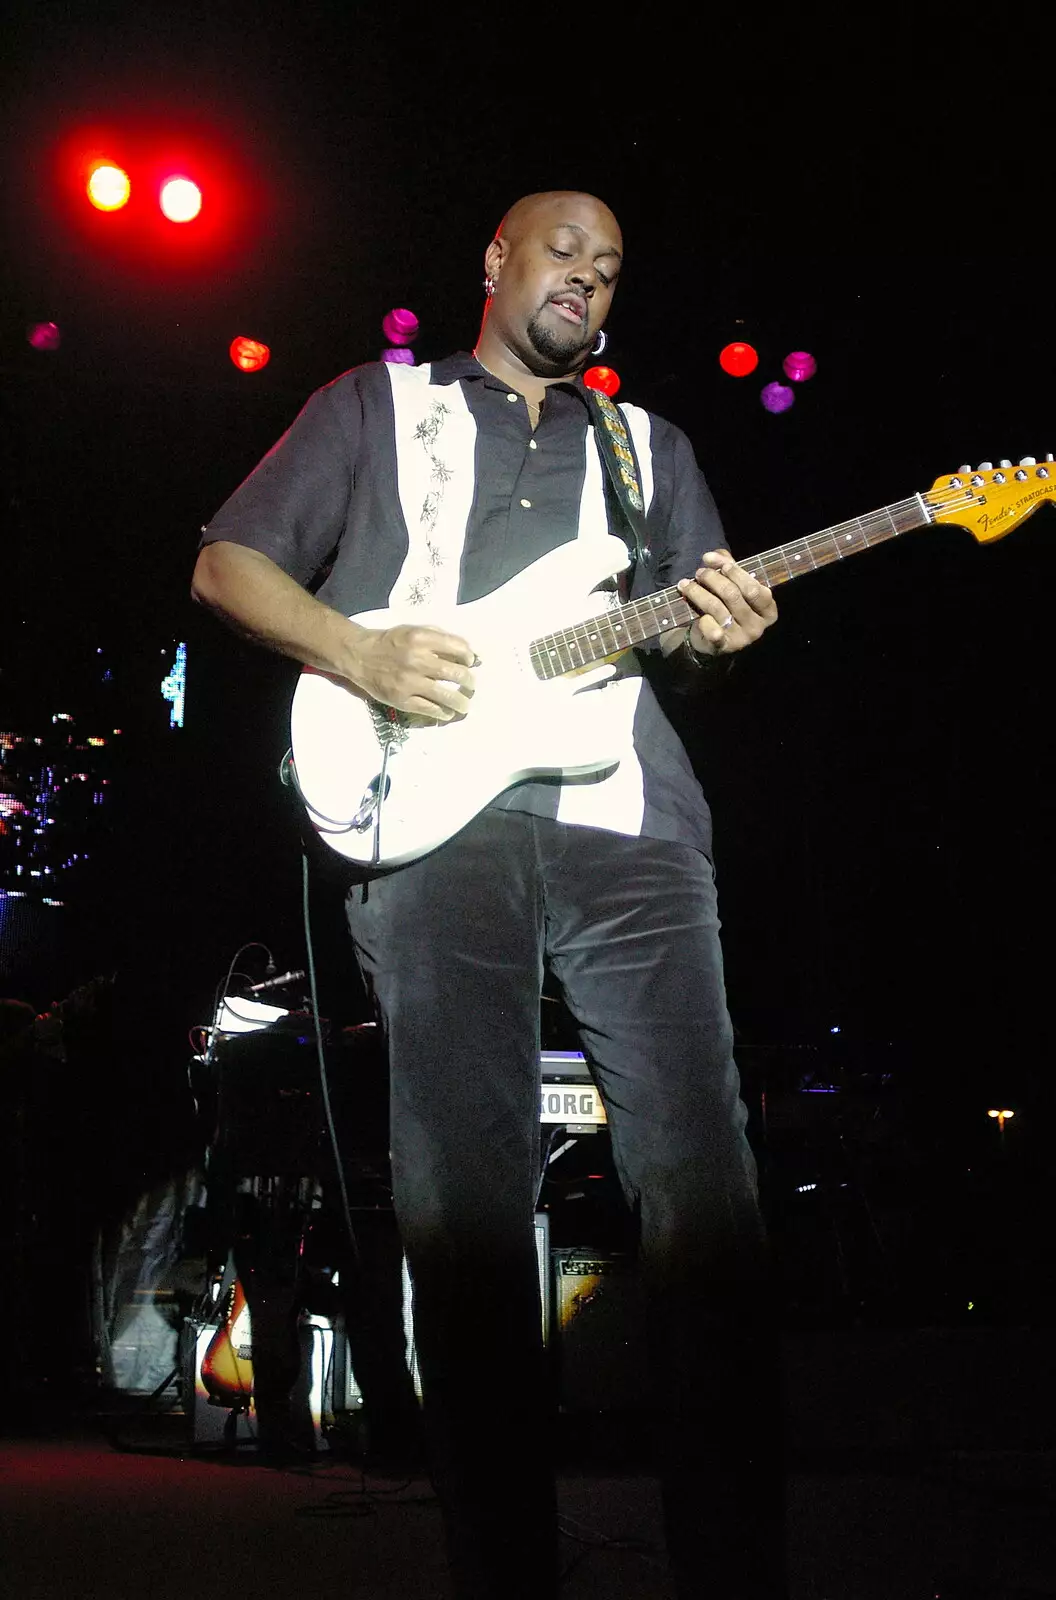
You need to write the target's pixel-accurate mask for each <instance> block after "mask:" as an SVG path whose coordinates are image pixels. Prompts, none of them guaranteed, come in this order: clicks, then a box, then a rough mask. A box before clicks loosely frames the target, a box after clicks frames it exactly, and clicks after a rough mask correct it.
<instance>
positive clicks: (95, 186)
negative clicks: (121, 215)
mask: <svg viewBox="0 0 1056 1600" xmlns="http://www.w3.org/2000/svg"><path fill="white" fill-rule="evenodd" d="M87 191H88V198H89V200H90V201H91V202H92V205H93V206H94V207H95V209H96V210H97V211H120V209H121V207H122V206H124V205H127V204H128V197H129V195H130V194H131V193H132V182H131V179H130V178H129V176H128V173H127V172H125V171H124V169H123V168H122V167H115V166H112V165H111V164H110V162H109V161H100V162H97V163H96V165H95V166H93V168H92V170H91V172H90V173H89V174H88V183H87Z"/></svg>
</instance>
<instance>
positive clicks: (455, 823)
mask: <svg viewBox="0 0 1056 1600" xmlns="http://www.w3.org/2000/svg"><path fill="white" fill-rule="evenodd" d="M1054 474H1056V466H1054V464H1053V460H1052V456H1051V455H1050V456H1048V457H1046V459H1045V461H1043V462H1037V461H1035V460H1034V458H1033V457H1030V456H1027V457H1024V459H1023V460H1022V461H1021V462H1020V464H1019V465H1018V466H1017V467H1013V466H1012V465H1011V463H1009V462H1002V463H1001V464H1000V466H998V467H996V468H995V467H994V466H993V465H992V464H991V463H990V462H984V463H982V464H981V465H980V466H979V467H978V468H977V469H976V470H975V471H974V472H973V471H972V469H971V468H970V467H962V468H960V470H959V471H957V472H955V473H950V474H947V475H945V476H944V477H941V478H938V479H936V481H935V483H934V484H933V485H932V487H931V488H930V489H928V490H927V491H925V492H924V493H921V494H915V495H912V496H911V497H910V498H909V499H908V500H900V501H897V502H896V503H895V504H893V505H889V506H883V507H881V508H880V510H878V511H870V512H867V513H866V515H865V516H862V517H856V518H854V519H853V521H851V522H841V523H838V524H837V525H836V526H835V527H832V528H823V529H822V530H821V531H820V532H818V533H812V534H809V535H808V536H807V537H806V538H804V539H798V540H796V541H795V542H794V543H793V544H786V545H778V546H776V547H775V548H774V549H773V550H765V551H764V552H763V553H762V554H761V555H757V556H752V557H750V558H749V559H748V560H746V561H742V562H741V563H740V565H741V566H742V567H744V568H745V570H746V571H748V572H750V573H751V574H752V575H753V576H754V577H756V578H758V579H759V580H760V581H762V582H764V583H766V584H768V585H769V586H770V587H771V588H774V587H775V586H776V585H777V584H779V583H786V582H787V581H788V580H789V579H790V578H796V577H799V576H800V574H802V573H804V572H811V571H814V570H816V569H817V568H819V567H826V566H829V565H830V564H831V563H832V562H834V561H843V560H845V559H846V558H847V557H848V556H851V555H857V554H858V553H859V552H860V551H862V550H869V549H872V548H873V547H874V546H876V545H879V544H883V543H885V542H886V541H887V540H888V539H891V538H894V537H895V536H896V535H897V534H900V533H908V532H909V531H910V529H912V528H919V527H924V526H926V525H928V524H930V523H936V522H942V523H955V524H956V525H957V526H959V527H963V528H967V529H968V531H969V532H970V533H972V534H973V535H974V537H975V538H976V539H977V540H978V541H979V542H980V543H981V544H988V543H990V541H991V540H994V539H1000V538H1001V537H1002V536H1003V535H1004V534H1006V533H1008V532H1010V531H1011V529H1012V528H1014V527H1015V526H1016V525H1017V524H1018V523H1020V522H1023V521H1025V519H1026V518H1027V517H1029V516H1031V515H1032V514H1033V513H1034V512H1035V511H1036V510H1037V509H1038V507H1039V506H1040V505H1042V504H1043V503H1044V502H1045V501H1046V500H1049V499H1051V498H1052V497H1053V494H1054V492H1056V475H1054ZM628 559H629V558H628V555H627V550H626V547H625V545H624V543H623V541H622V540H621V539H617V538H614V537H613V536H612V535H606V536H605V537H603V538H601V539H595V540H579V541H576V540H573V541H572V542H571V543H568V544H564V545H560V546H559V547H558V548H557V549H555V550H551V551H549V552H548V553H547V554H546V555H544V556H541V557H540V558H539V559H538V560H537V561H534V562H532V564H531V565H530V566H528V567H526V568H525V569H524V571H523V572H520V573H518V574H517V576H516V577H515V578H511V579H510V581H509V582H508V583H505V584H503V585H502V586H501V587H500V588H498V589H496V590H495V591H494V592H493V593H492V594H489V595H485V596H484V598H483V599H481V600H472V601H469V602H468V603H467V604H465V605H456V606H451V607H447V608H443V609H441V608H437V609H435V610H433V609H431V608H429V607H428V606H422V607H405V608H403V609H395V608H394V609H392V610H382V611H368V612H363V613H361V614H360V615H358V616H356V617H355V618H354V620H355V621H356V622H359V623H361V624H362V625H363V626H364V627H367V628H392V627H396V626H397V625H398V624H400V623H411V624H416V625H419V626H421V625H430V626H433V627H438V628H443V629H445V630H446V631H447V632H449V633H453V634H457V635H460V636H461V637H462V638H464V639H466V640H467V641H468V642H469V644H470V645H471V646H472V648H473V649H474V651H475V652H476V655H477V658H478V662H479V665H478V666H476V667H475V668H474V679H475V683H476V691H475V693H474V697H473V704H472V707H471V709H470V711H469V713H468V714H467V715H466V716H465V717H462V718H460V719H457V720H455V721H453V722H447V723H437V722H435V721H433V720H432V719H430V718H426V717H417V716H413V715H410V714H408V713H405V712H401V711H395V710H393V709H392V708H391V707H389V706H384V705H381V704H379V703H378V702H377V701H373V700H370V699H369V698H364V697H363V696H361V695H359V694H357V693H356V692H355V691H353V690H351V689H350V688H349V686H348V685H347V684H346V683H345V682H344V681H343V680H342V679H340V678H337V677H333V676H331V675H329V674H327V673H322V672H317V671H316V670H314V669H313V668H310V667H305V668H304V670H303V671H302V672H301V675H300V678H299V679H298V683H297V687H296V690H295V692H294V697H293V705H292V708H291V744H292V766H293V776H294V780H295V783H296V786H297V790H298V792H299V794H300V797H301V799H302V800H303V802H304V804H305V807H306V809H307V813H308V818H309V820H310V822H311V823H312V826H313V827H314V828H315V830H316V832H317V833H318V835H319V837H320V838H321V839H323V840H324V841H325V842H326V844H328V845H329V846H330V847H331V849H333V850H336V851H337V852H338V854H339V855H342V856H345V857H346V858H347V859H348V860H350V861H354V862H356V863H358V864H359V866H360V867H362V868H364V869H375V870H384V869H387V868H390V867H395V866H398V865H400V864H402V863H404V862H407V861H413V860H415V859H416V858H417V857H419V856H423V855H426V854H427V853H428V852H429V851H431V850H435V849H436V848H437V847H438V846H440V845H442V844H444V843H445V842H446V841H447V840H448V839H450V838H451V837H452V836H453V835H454V834H456V833H457V832H458V831H459V830H460V829H461V828H463V827H465V825H466V824H467V823H468V822H470V821H471V820H472V818H473V817H474V816H476V814H477V812H478V811H480V810H482V809H483V807H484V806H486V805H487V804H488V803H489V802H490V801H491V800H493V799H494V798H495V796H496V795H498V794H500V793H501V792H502V791H503V790H504V789H506V788H508V787H509V786H510V785H511V784H514V783H519V782H521V781H522V780H523V779H525V778H532V777H558V778H564V779H575V778H582V777H586V776H588V775H590V774H593V773H598V772H601V771H604V770H605V769H607V768H611V767H613V766H615V765H616V763H617V762H618V760H619V755H620V749H621V738H620V735H619V734H618V732H617V723H616V721H615V720H614V719H613V718H611V717H608V716H607V715H606V709H605V702H606V699H607V698H608V697H607V696H604V695H601V696H598V695H596V694H592V693H591V692H590V691H591V690H592V689H593V688H594V687H595V686H596V685H597V684H599V683H600V682H602V681H603V680H604V679H606V678H608V677H610V676H611V675H612V674H613V672H614V671H615V668H614V667H613V665H612V664H611V663H612V661H613V658H614V657H616V656H618V655H619V654H620V653H622V652H623V651H624V650H626V649H628V648H629V647H630V646H633V645H637V644H644V643H646V642H647V641H649V640H651V639H656V638H658V637H660V636H661V635H662V634H664V633H668V632H670V631H671V630H672V629H675V628H681V627H684V626H685V625H686V624H687V623H690V622H692V621H693V620H694V618H695V616H696V615H697V613H696V612H695V611H694V610H693V608H692V607H691V606H690V605H689V604H688V602H687V601H686V600H684V599H683V598H682V595H681V594H680V593H679V591H678V589H677V588H671V589H663V590H661V591H659V592H658V593H657V594H651V595H647V596H646V597H645V598H643V599H641V600H634V601H631V602H629V603H628V604H626V605H616V606H613V607H612V608H611V609H609V610H604V611H600V612H599V610H598V605H599V601H600V598H601V597H600V596H599V595H598V594H597V592H596V591H597V588H598V585H599V584H601V583H603V582H604V581H605V580H606V579H607V578H609V577H611V576H612V575H613V574H614V573H617V572H622V571H623V570H624V569H625V568H626V567H627V565H628Z"/></svg>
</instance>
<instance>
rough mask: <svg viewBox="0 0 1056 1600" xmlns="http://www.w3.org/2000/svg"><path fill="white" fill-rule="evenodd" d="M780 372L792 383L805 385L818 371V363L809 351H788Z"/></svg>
mask: <svg viewBox="0 0 1056 1600" xmlns="http://www.w3.org/2000/svg"><path fill="white" fill-rule="evenodd" d="M781 370H782V372H783V373H784V374H785V377H786V378H788V379H790V380H791V382H792V383H806V381H807V379H808V378H813V376H814V374H815V373H816V372H817V370H818V363H817V362H816V361H815V359H814V357H813V356H812V355H811V353H810V351H809V350H790V351H789V352H788V355H787V356H786V357H785V359H784V360H783V361H782V363H781Z"/></svg>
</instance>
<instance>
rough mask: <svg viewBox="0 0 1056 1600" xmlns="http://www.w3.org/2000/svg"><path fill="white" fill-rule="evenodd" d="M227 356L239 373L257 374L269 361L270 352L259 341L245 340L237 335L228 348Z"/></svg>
mask: <svg viewBox="0 0 1056 1600" xmlns="http://www.w3.org/2000/svg"><path fill="white" fill-rule="evenodd" d="M227 353H228V355H229V356H230V357H231V360H232V361H233V362H234V364H235V366H236V367H237V368H238V370H239V372H259V371H260V369H261V367H266V366H267V364H268V362H269V361H270V360H271V350H270V349H269V347H268V346H267V345H266V344H261V342H260V340H259V339H247V338H246V336H245V335H244V334H239V335H238V337H237V339H232V340H231V343H230V345H229V346H228V352H227Z"/></svg>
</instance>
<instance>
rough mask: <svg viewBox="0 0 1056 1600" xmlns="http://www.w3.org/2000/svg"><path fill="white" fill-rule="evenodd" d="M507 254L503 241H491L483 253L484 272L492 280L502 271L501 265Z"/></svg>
mask: <svg viewBox="0 0 1056 1600" xmlns="http://www.w3.org/2000/svg"><path fill="white" fill-rule="evenodd" d="M507 254H508V251H507V246H506V241H505V239H493V240H492V241H491V243H490V244H489V245H488V248H487V249H486V250H485V252H484V271H485V273H486V274H487V276H488V277H489V278H494V276H495V274H496V273H497V272H500V271H501V270H502V264H503V262H504V261H505V260H506V256H507Z"/></svg>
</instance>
